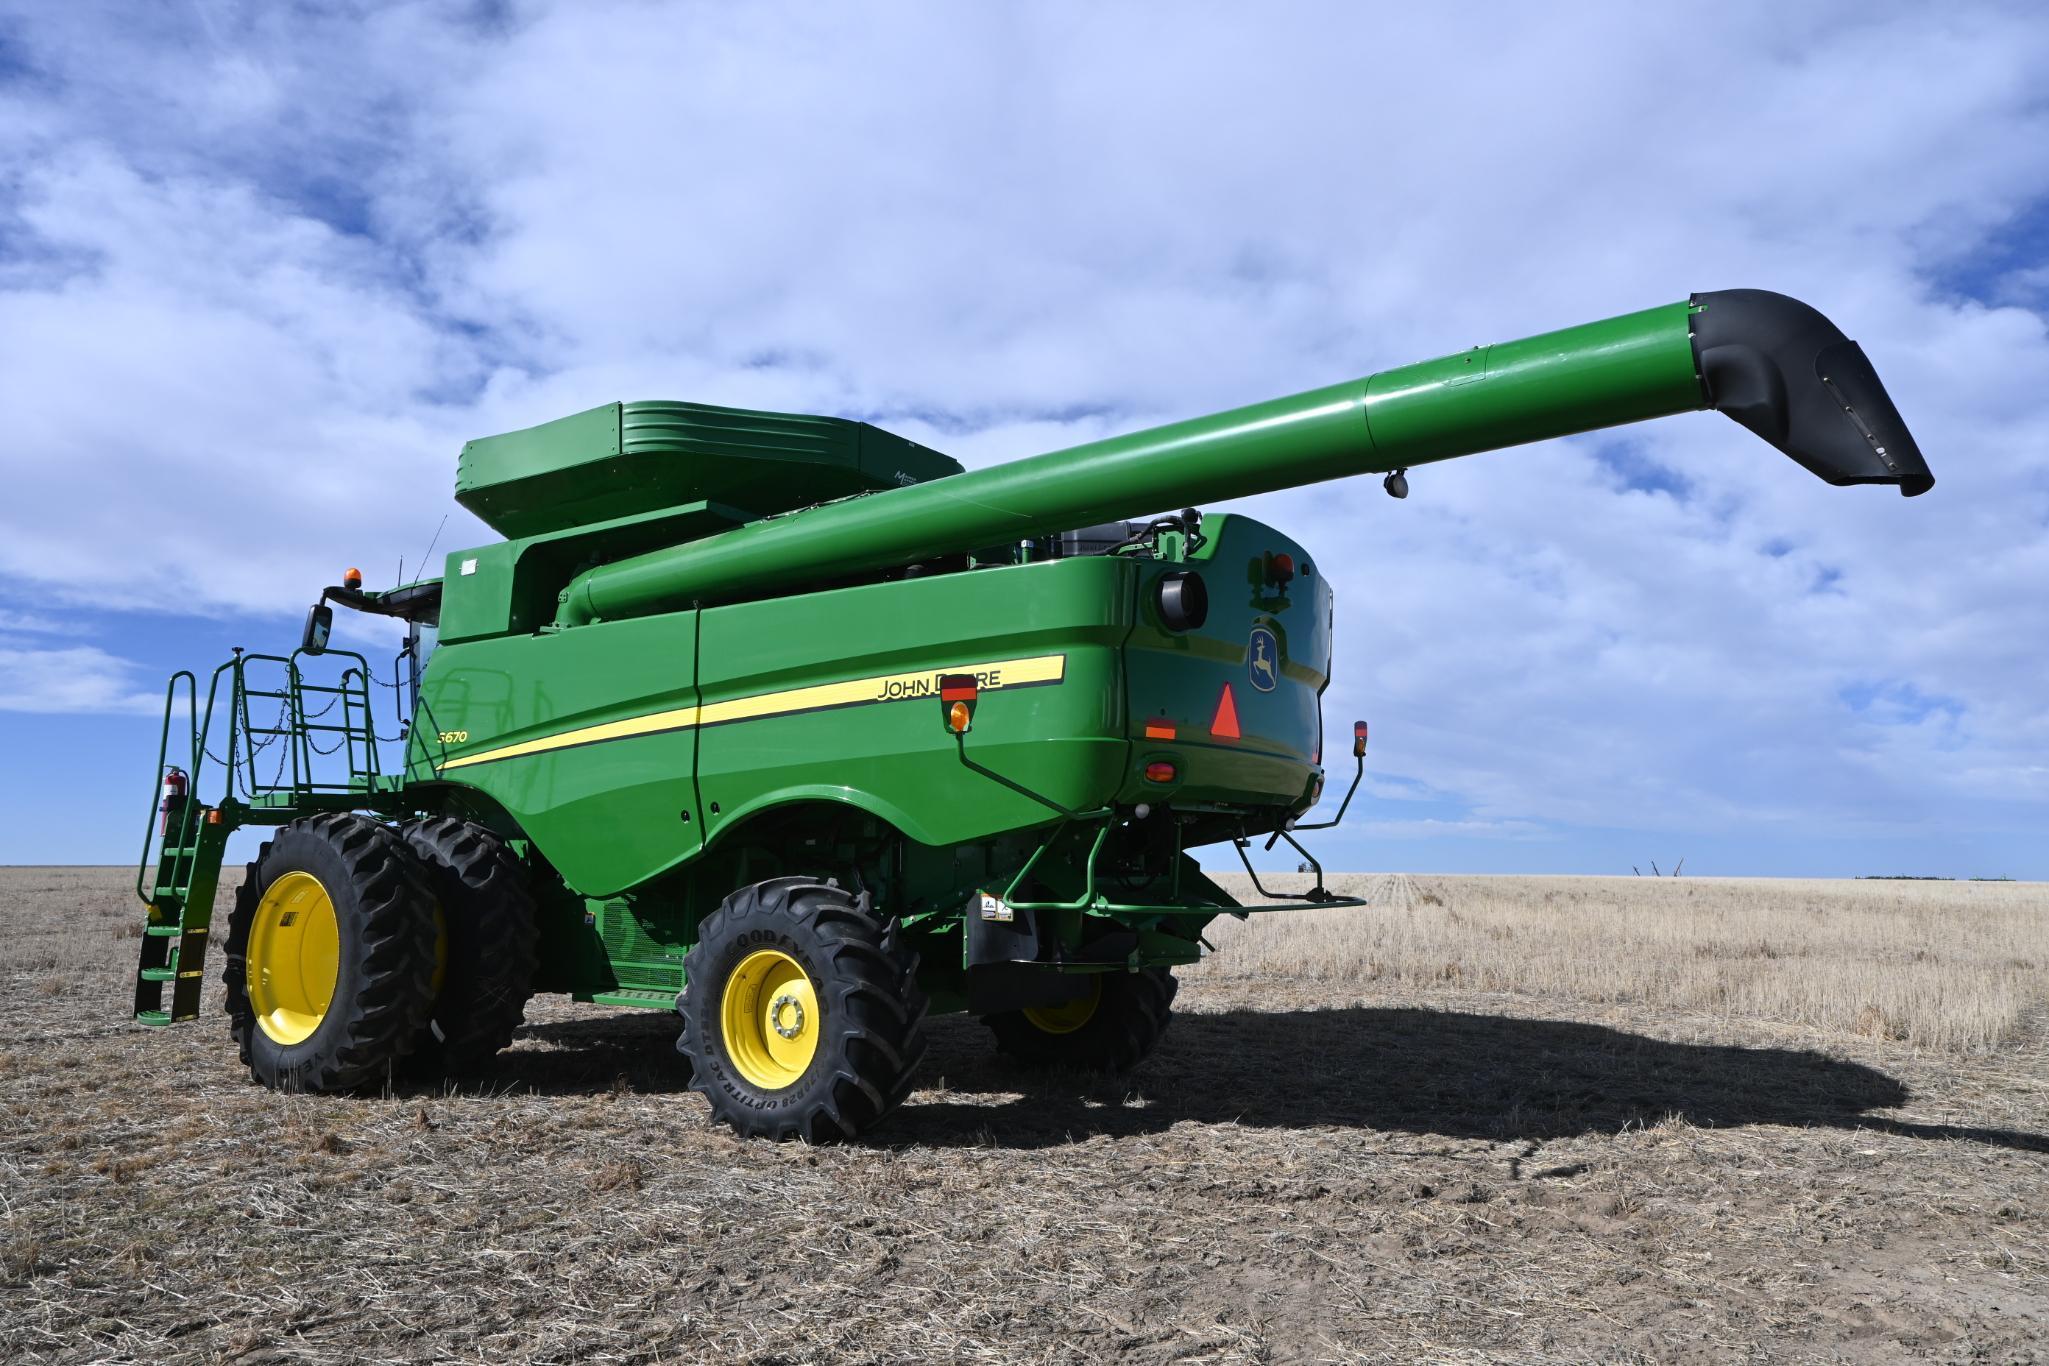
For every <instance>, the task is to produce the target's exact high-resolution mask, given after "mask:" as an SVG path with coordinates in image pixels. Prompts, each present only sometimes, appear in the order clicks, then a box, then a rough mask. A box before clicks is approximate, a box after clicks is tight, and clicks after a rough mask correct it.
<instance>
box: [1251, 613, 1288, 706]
mask: <svg viewBox="0 0 2049 1366" xmlns="http://www.w3.org/2000/svg"><path fill="white" fill-rule="evenodd" d="M1245 663H1246V667H1247V668H1248V669H1249V670H1250V671H1251V673H1252V686H1253V687H1255V688H1257V689H1259V690H1260V691H1261V692H1272V691H1273V690H1274V685H1275V684H1276V683H1279V682H1280V681H1281V644H1280V642H1279V641H1277V640H1275V639H1274V633H1273V632H1272V631H1269V630H1267V629H1266V627H1264V626H1255V627H1253V628H1252V640H1251V641H1250V643H1248V644H1247V645H1246V647H1245Z"/></svg>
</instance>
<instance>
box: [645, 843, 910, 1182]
mask: <svg viewBox="0 0 2049 1366" xmlns="http://www.w3.org/2000/svg"><path fill="white" fill-rule="evenodd" d="M763 949H774V950H776V951H777V952H780V953H784V954H787V955H788V956H789V957H790V958H791V959H792V960H793V961H794V962H795V963H796V964H797V965H798V967H800V968H802V969H803V971H804V974H805V975H806V976H807V977H809V978H810V979H811V984H812V989H813V991H814V992H815V994H816V996H817V1000H818V1007H819V1022H818V1027H819V1040H818V1051H817V1052H816V1053H815V1054H814V1055H813V1057H812V1060H811V1063H810V1065H809V1067H807V1068H806V1069H805V1072H804V1075H803V1076H802V1077H801V1078H799V1079H798V1081H797V1082H795V1083H794V1084H792V1085H790V1086H787V1087H784V1088H782V1089H780V1090H773V1091H769V1090H764V1089H762V1088H760V1087H757V1086H755V1085H754V1084H753V1083H751V1082H749V1081H748V1080H747V1079H746V1077H744V1076H743V1075H741V1074H740V1072H739V1071H738V1069H737V1068H736V1067H735V1066H734V1064H733V1060H732V1057H731V1054H730V1053H729V1051H728V1050H727V1047H726V1042H725V1031H724V1028H723V1021H722V1015H723V1007H724V1001H725V994H726V987H727V983H728V982H729V981H730V979H731V977H732V975H733V972H734V970H735V969H736V968H738V967H739V966H740V964H741V963H742V962H744V961H745V960H746V959H747V957H748V956H749V955H750V954H753V953H756V952H759V951H760V950H763ZM917 963H918V958H917V955H916V954H915V953H914V952H912V951H911V950H910V949H909V947H908V945H907V944H906V943H905V941H904V938H903V935H902V934H901V931H900V928H899V927H898V926H896V925H894V924H889V925H885V924H882V923H880V922H878V921H876V920H875V919H874V918H872V917H871V916H869V915H868V914H867V913H866V911H865V909H864V908H863V906H862V904H861V903H858V902H857V901H856V899H855V898H853V897H851V896H849V895H848V894H847V893H846V892H845V891H844V890H842V889H840V888H837V887H832V886H828V885H824V884H820V883H817V882H813V881H811V880H809V879H806V878H777V879H771V880H770V881H768V882H763V883H757V884H755V885H754V886H752V887H746V888H742V889H741V890H740V891H738V892H735V893H734V894H733V895H732V896H730V897H728V898H726V901H725V903H724V904H723V905H721V906H720V907H719V909H718V910H717V911H715V912H713V913H712V914H711V915H710V916H708V917H706V919H705V921H704V924H703V925H702V926H700V928H699V936H698V941H697V943H696V944H695V945H694V946H692V948H691V950H690V953H689V955H688V957H687V958H686V960H685V967H684V971H685V977H684V981H685V986H684V988H683V992H682V995H681V996H680V997H679V998H678V1001H677V1011H678V1013H679V1014H680V1015H681V1016H682V1017H683V1035H682V1037H681V1038H680V1039H678V1040H677V1048H678V1050H679V1051H681V1052H682V1053H683V1054H684V1055H685V1056H686V1057H688V1058H689V1059H690V1061H691V1069H692V1076H691V1081H690V1088H691V1089H692V1090H693V1091H698V1092H701V1093H702V1094H703V1095H704V1097H705V1099H706V1100H707V1101H709V1102H710V1104H711V1107H712V1113H713V1115H714V1117H716V1118H717V1119H719V1120H720V1121H721V1122H723V1123H725V1124H728V1125H730V1126H731V1127H732V1128H733V1129H734V1130H735V1131H737V1132H739V1133H741V1134H743V1135H747V1136H753V1137H767V1138H774V1139H790V1138H803V1139H805V1140H807V1141H809V1142H814V1143H824V1142H834V1141H838V1140H842V1139H848V1138H853V1137H855V1136H856V1135H858V1134H860V1133H863V1132H866V1131H867V1130H868V1129H870V1128H872V1127H873V1126H874V1125H875V1124H876V1123H878V1122H879V1121H880V1120H881V1119H882V1118H883V1117H884V1116H885V1115H887V1114H888V1113H889V1112H890V1111H891V1110H892V1109H894V1108H895V1107H896V1106H897V1105H898V1104H899V1103H900V1102H901V1101H902V1100H903V1098H904V1096H905V1095H906V1094H908V1093H909V1091H910V1087H911V1083H912V1078H913V1076H914V1074H915V1072H916V1070H917V1067H918V1065H919V1063H921V1062H922V1061H923V1059H924V1054H925V1038H924V1032H923V1027H924V1018H925V1006H926V1003H925V998H924V995H923V993H922V992H921V991H920V990H919V988H918V984H917Z"/></svg>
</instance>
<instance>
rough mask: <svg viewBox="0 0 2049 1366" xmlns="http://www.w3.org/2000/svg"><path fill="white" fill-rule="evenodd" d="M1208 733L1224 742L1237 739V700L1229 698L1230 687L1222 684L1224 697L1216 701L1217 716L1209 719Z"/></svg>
mask: <svg viewBox="0 0 2049 1366" xmlns="http://www.w3.org/2000/svg"><path fill="white" fill-rule="evenodd" d="M1209 733H1210V734H1211V735H1214V736H1217V737H1219V738H1220V739H1224V740H1236V739H1237V738H1239V737H1238V699H1237V698H1235V697H1233V696H1231V685H1230V684H1229V683H1226V684H1224V695H1223V696H1222V697H1219V698H1218V699H1217V714H1216V715H1215V716H1213V717H1211V718H1210V723H1209Z"/></svg>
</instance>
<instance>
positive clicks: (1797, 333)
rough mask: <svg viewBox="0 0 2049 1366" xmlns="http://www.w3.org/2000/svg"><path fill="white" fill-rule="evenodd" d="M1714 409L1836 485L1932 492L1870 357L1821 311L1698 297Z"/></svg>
mask: <svg viewBox="0 0 2049 1366" xmlns="http://www.w3.org/2000/svg"><path fill="white" fill-rule="evenodd" d="M1693 304H1694V307H1695V310H1696V311H1695V313H1694V315H1693V353H1694V358H1695V361H1696V363H1697V364H1698V366H1699V368H1700V381H1701V388H1702V390H1703V391H1704V392H1705V393H1706V394H1707V398H1708V403H1709V404H1710V406H1712V407H1713V408H1715V409H1716V410H1717V411H1719V412H1723V413H1727V414H1728V415H1729V416H1730V417H1732V418H1734V419H1735V420H1736V421H1738V422H1740V423H1742V424H1743V425H1744V426H1746V427H1748V428H1749V429H1750V430H1751V431H1753V432H1755V433H1757V434H1758V435H1759V436H1761V437H1763V438H1764V439H1765V440H1766V441H1769V442H1771V443H1772V445H1774V446H1777V447H1778V448H1779V449H1780V450H1782V451H1784V452H1785V453H1786V454H1787V455H1790V456H1791V457H1793V459H1795V460H1797V461H1799V462H1800V463H1801V464H1802V465H1804V466H1805V467H1806V468H1807V469H1808V470H1810V471H1812V472H1813V473H1814V474H1815V475H1817V476H1819V477H1820V478H1822V479H1825V480H1827V481H1828V482H1829V483H1831V484H1838V485H1841V484H1898V485H1899V486H1900V492H1901V493H1902V494H1904V495H1906V496H1907V497H1909V498H1913V497H1915V496H1917V495H1919V494H1923V493H1926V492H1928V490H1929V489H1931V488H1933V487H1935V476H1934V475H1932V474H1930V473H1929V472H1928V462H1927V461H1926V460H1924V459H1922V457H1921V448H1920V447H1919V446H1917V445H1916V444H1915V443H1914V436H1913V433H1911V432H1909V431H1908V430H1907V424H1906V422H1905V420H1904V419H1902V418H1901V417H1900V410H1899V409H1898V408H1895V407H1894V406H1893V401H1892V396H1891V395H1889V394H1887V393H1886V392H1885V385H1884V384H1882V383H1880V382H1879V378H1878V372H1877V371H1876V370H1874V369H1872V368H1871V362H1870V361H1868V360H1866V359H1865V358H1864V348H1863V347H1861V346H1859V345H1857V343H1855V342H1853V341H1851V340H1850V339H1849V338H1848V337H1846V336H1844V335H1843V332H1842V329H1841V328H1839V327H1837V326H1836V325H1835V324H1834V323H1832V322H1830V321H1829V320H1828V319H1827V318H1826V317H1824V316H1823V315H1822V314H1821V313H1820V312H1819V311H1818V310H1816V309H1813V308H1810V307H1808V306H1807V305H1806V304H1803V303H1801V302H1800V301H1799V300H1798V299H1790V298H1788V297H1786V296H1785V295H1783V294H1774V293H1772V292H1771V291H1770V290H1768V289H1722V290H1716V291H1714V292H1713V293H1709V294H1696V295H1694V296H1693Z"/></svg>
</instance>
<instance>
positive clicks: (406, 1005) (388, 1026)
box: [223, 815, 434, 1091]
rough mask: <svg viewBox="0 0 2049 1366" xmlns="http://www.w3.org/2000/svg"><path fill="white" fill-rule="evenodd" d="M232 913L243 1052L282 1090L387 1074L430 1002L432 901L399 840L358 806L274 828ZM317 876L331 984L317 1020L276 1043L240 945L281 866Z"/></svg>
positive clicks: (369, 1081)
mask: <svg viewBox="0 0 2049 1366" xmlns="http://www.w3.org/2000/svg"><path fill="white" fill-rule="evenodd" d="M250 868H251V872H250V876H249V877H248V879H247V880H246V882H245V884H244V886H243V889H242V890H241V892H240V893H239V894H238V895H237V897H236V903H235V910H234V912H233V914H231V916H230V917H229V949H228V964H229V966H228V970H227V972H225V973H224V974H223V975H224V976H225V977H228V978H229V979H230V980H229V1002H228V1004H229V1011H230V1019H231V1027H232V1028H233V1029H234V1031H235V1034H236V1037H237V1039H238V1041H239V1042H240V1045H241V1052H242V1057H243V1060H244V1061H245V1062H246V1063H247V1064H248V1066H249V1070H250V1072H251V1073H252V1074H253V1075H254V1076H255V1078H256V1079H257V1080H258V1081H260V1082H262V1083H263V1084H264V1085H266V1086H269V1087H271V1088H272V1089H274V1090H279V1091H349V1090H356V1089H359V1088H362V1087H365V1086H369V1085H374V1084H377V1083H380V1082H382V1081H385V1080H387V1079H388V1078H389V1076H390V1075H391V1071H392V1068H393V1066H394V1065H395V1064H396V1063H397V1062H398V1061H399V1060H400V1059H401V1058H403V1057H404V1056H405V1054H406V1052H407V1051H409V1050H410V1048H411V1047H412V1043H413V1040H414V1038H415V1036H417V1034H418V1032H419V1029H420V1026H421V1023H422V1022H423V1021H424V1020H425V1018H426V1015H427V1012H428V1010H429V1008H430V1007H431V1004H432V983H433V966H434V925H433V909H432V900H431V898H430V896H429V895H428V893H427V891H426V889H425V886H424V885H423V883H422V881H421V879H420V875H419V873H418V872H417V870H416V869H415V868H414V866H413V864H412V860H411V857H410V855H408V854H407V853H406V851H405V849H404V847H403V846H402V845H400V844H399V842H398V840H397V839H396V837H395V836H394V835H393V834H392V832H391V831H390V830H389V829H387V828H386V827H384V826H382V825H380V824H378V823H376V822H374V821H371V820H369V819H367V818H365V817H361V816H348V815H329V816H315V817H311V818H309V819H306V820H303V821H296V822H293V823H292V824H290V825H287V826H285V827H283V828H282V829H280V830H279V831H278V833H277V835H276V837H275V838H274V839H273V840H272V841H271V842H270V843H269V844H268V845H267V846H265V849H264V852H263V854H262V855H261V857H260V858H259V861H258V862H256V863H254V864H252V865H250ZM290 872H304V873H309V874H311V875H312V876H313V877H315V878H318V879H319V881H320V884H321V886H322V887H323V888H325V889H326V891H327V895H328V897H329V898H330V900H331V901H332V902H333V905H334V916H335V928H336V931H337V935H338V939H339V952H338V954H337V959H336V965H335V983H334V995H333V997H332V998H331V1000H330V1001H329V1004H328V1009H327V1013H326V1015H325V1016H324V1017H323V1018H322V1020H321V1022H320V1024H319V1026H318V1027H317V1028H316V1029H315V1030H314V1031H313V1032H312V1033H311V1034H309V1035H308V1036H307V1037H306V1038H304V1039H301V1040H299V1041H298V1042H297V1043H292V1044H285V1043H279V1042H278V1041H277V1040H275V1039H273V1038H271V1036H270V1035H269V1034H268V1033H266V1032H265V1031H264V1029H263V1027H262V1026H261V1025H260V1024H259V1023H257V1021H256V1018H255V1013H254V1007H253V1005H252V1003H251V1002H250V1000H249V997H248V992H247V972H248V946H249V936H250V931H251V929H252V927H253V926H254V923H255V911H256V908H257V906H258V905H259V904H260V903H261V901H262V898H263V894H264V893H265V892H266V891H268V890H269V888H270V887H271V886H272V885H273V884H274V883H275V882H276V881H277V880H278V879H279V878H281V877H283V876H284V875H285V874H286V873H290Z"/></svg>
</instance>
